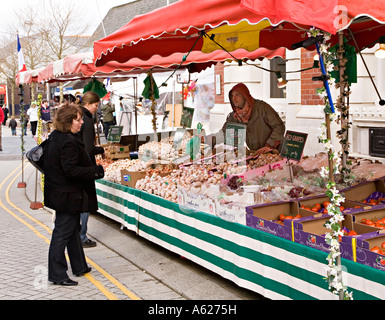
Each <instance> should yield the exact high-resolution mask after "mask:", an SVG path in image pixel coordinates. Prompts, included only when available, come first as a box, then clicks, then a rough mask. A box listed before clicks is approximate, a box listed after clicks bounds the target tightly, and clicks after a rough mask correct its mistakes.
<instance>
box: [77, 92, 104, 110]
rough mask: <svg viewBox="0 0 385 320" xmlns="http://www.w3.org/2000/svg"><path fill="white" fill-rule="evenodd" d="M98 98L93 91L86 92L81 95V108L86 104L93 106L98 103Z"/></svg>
mask: <svg viewBox="0 0 385 320" xmlns="http://www.w3.org/2000/svg"><path fill="white" fill-rule="evenodd" d="M99 101H100V98H99V96H98V95H97V94H96V93H95V92H93V91H87V92H86V93H85V94H83V97H82V103H81V106H82V107H84V106H85V105H86V104H93V103H96V102H99Z"/></svg>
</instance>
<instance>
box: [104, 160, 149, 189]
mask: <svg viewBox="0 0 385 320" xmlns="http://www.w3.org/2000/svg"><path fill="white" fill-rule="evenodd" d="M152 163H153V161H152V160H151V161H148V162H143V161H141V160H139V159H132V160H131V159H121V160H118V161H115V162H114V163H112V164H110V165H109V166H108V167H107V168H106V169H105V172H104V179H105V180H108V181H112V182H115V183H120V182H121V172H120V171H121V170H123V169H126V170H128V171H143V170H147V168H148V167H149V166H150V165H151V164H152Z"/></svg>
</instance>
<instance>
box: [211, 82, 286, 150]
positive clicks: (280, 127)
mask: <svg viewBox="0 0 385 320" xmlns="http://www.w3.org/2000/svg"><path fill="white" fill-rule="evenodd" d="M229 98H230V103H231V107H232V108H233V111H232V112H231V113H230V114H229V115H228V116H227V119H226V122H225V123H224V125H223V127H222V130H220V131H219V132H218V133H217V134H214V135H211V136H215V138H216V143H217V144H219V143H222V142H224V137H225V136H226V128H227V125H228V124H229V123H240V124H244V125H245V126H246V144H247V147H248V148H249V149H250V150H253V151H257V153H266V152H268V151H270V150H271V149H278V150H279V148H280V146H281V144H282V142H283V138H284V134H285V125H284V123H283V122H282V119H281V118H280V117H279V115H278V113H277V112H276V111H275V110H274V109H273V108H272V107H271V106H270V105H269V104H267V103H266V102H264V101H262V100H257V99H254V98H253V97H252V96H251V95H250V92H249V89H248V88H247V87H246V85H245V84H243V83H238V84H237V85H235V86H234V87H233V88H232V89H231V90H230V92H229ZM209 137H210V136H208V137H206V138H208V139H206V141H209V140H210V139H209Z"/></svg>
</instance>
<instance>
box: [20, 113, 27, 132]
mask: <svg viewBox="0 0 385 320" xmlns="http://www.w3.org/2000/svg"><path fill="white" fill-rule="evenodd" d="M20 125H21V128H22V130H21V131H22V132H21V134H22V135H23V134H24V135H25V136H26V135H27V126H28V116H27V114H26V112H22V113H21V114H20Z"/></svg>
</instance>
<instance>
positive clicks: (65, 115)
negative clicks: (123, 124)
mask: <svg viewBox="0 0 385 320" xmlns="http://www.w3.org/2000/svg"><path fill="white" fill-rule="evenodd" d="M82 124H83V119H82V110H81V108H79V106H77V105H75V104H70V105H63V106H62V107H60V108H59V109H58V111H57V113H56V116H55V119H54V127H55V130H54V131H53V132H52V133H51V134H50V136H49V138H48V143H47V145H46V146H45V149H44V173H45V178H44V202H45V205H46V206H47V207H49V208H51V209H54V210H55V211H56V219H55V228H54V230H53V232H52V239H51V244H50V248H49V255H48V279H49V281H52V282H53V283H54V284H60V285H76V284H77V282H76V281H73V280H71V279H70V278H69V277H68V275H67V269H68V266H67V261H66V257H65V253H64V252H65V248H67V252H68V256H69V259H70V263H71V268H72V272H73V273H74V274H75V275H76V276H80V275H83V274H84V273H87V272H90V271H91V268H90V267H89V266H88V265H87V263H86V259H85V256H84V251H83V246H82V243H81V240H80V236H79V230H80V213H81V212H84V211H87V210H89V209H88V208H89V207H90V206H96V205H97V204H95V203H94V201H96V200H91V199H89V197H88V195H87V190H88V188H90V186H93V185H94V180H96V179H100V178H103V176H104V170H103V167H102V166H96V165H94V164H93V163H92V161H91V159H90V157H89V155H88V153H87V152H86V150H85V148H84V144H83V142H82V141H81V139H79V137H78V136H77V135H76V133H78V132H79V131H80V128H81V126H82ZM91 202H92V203H91Z"/></svg>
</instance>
